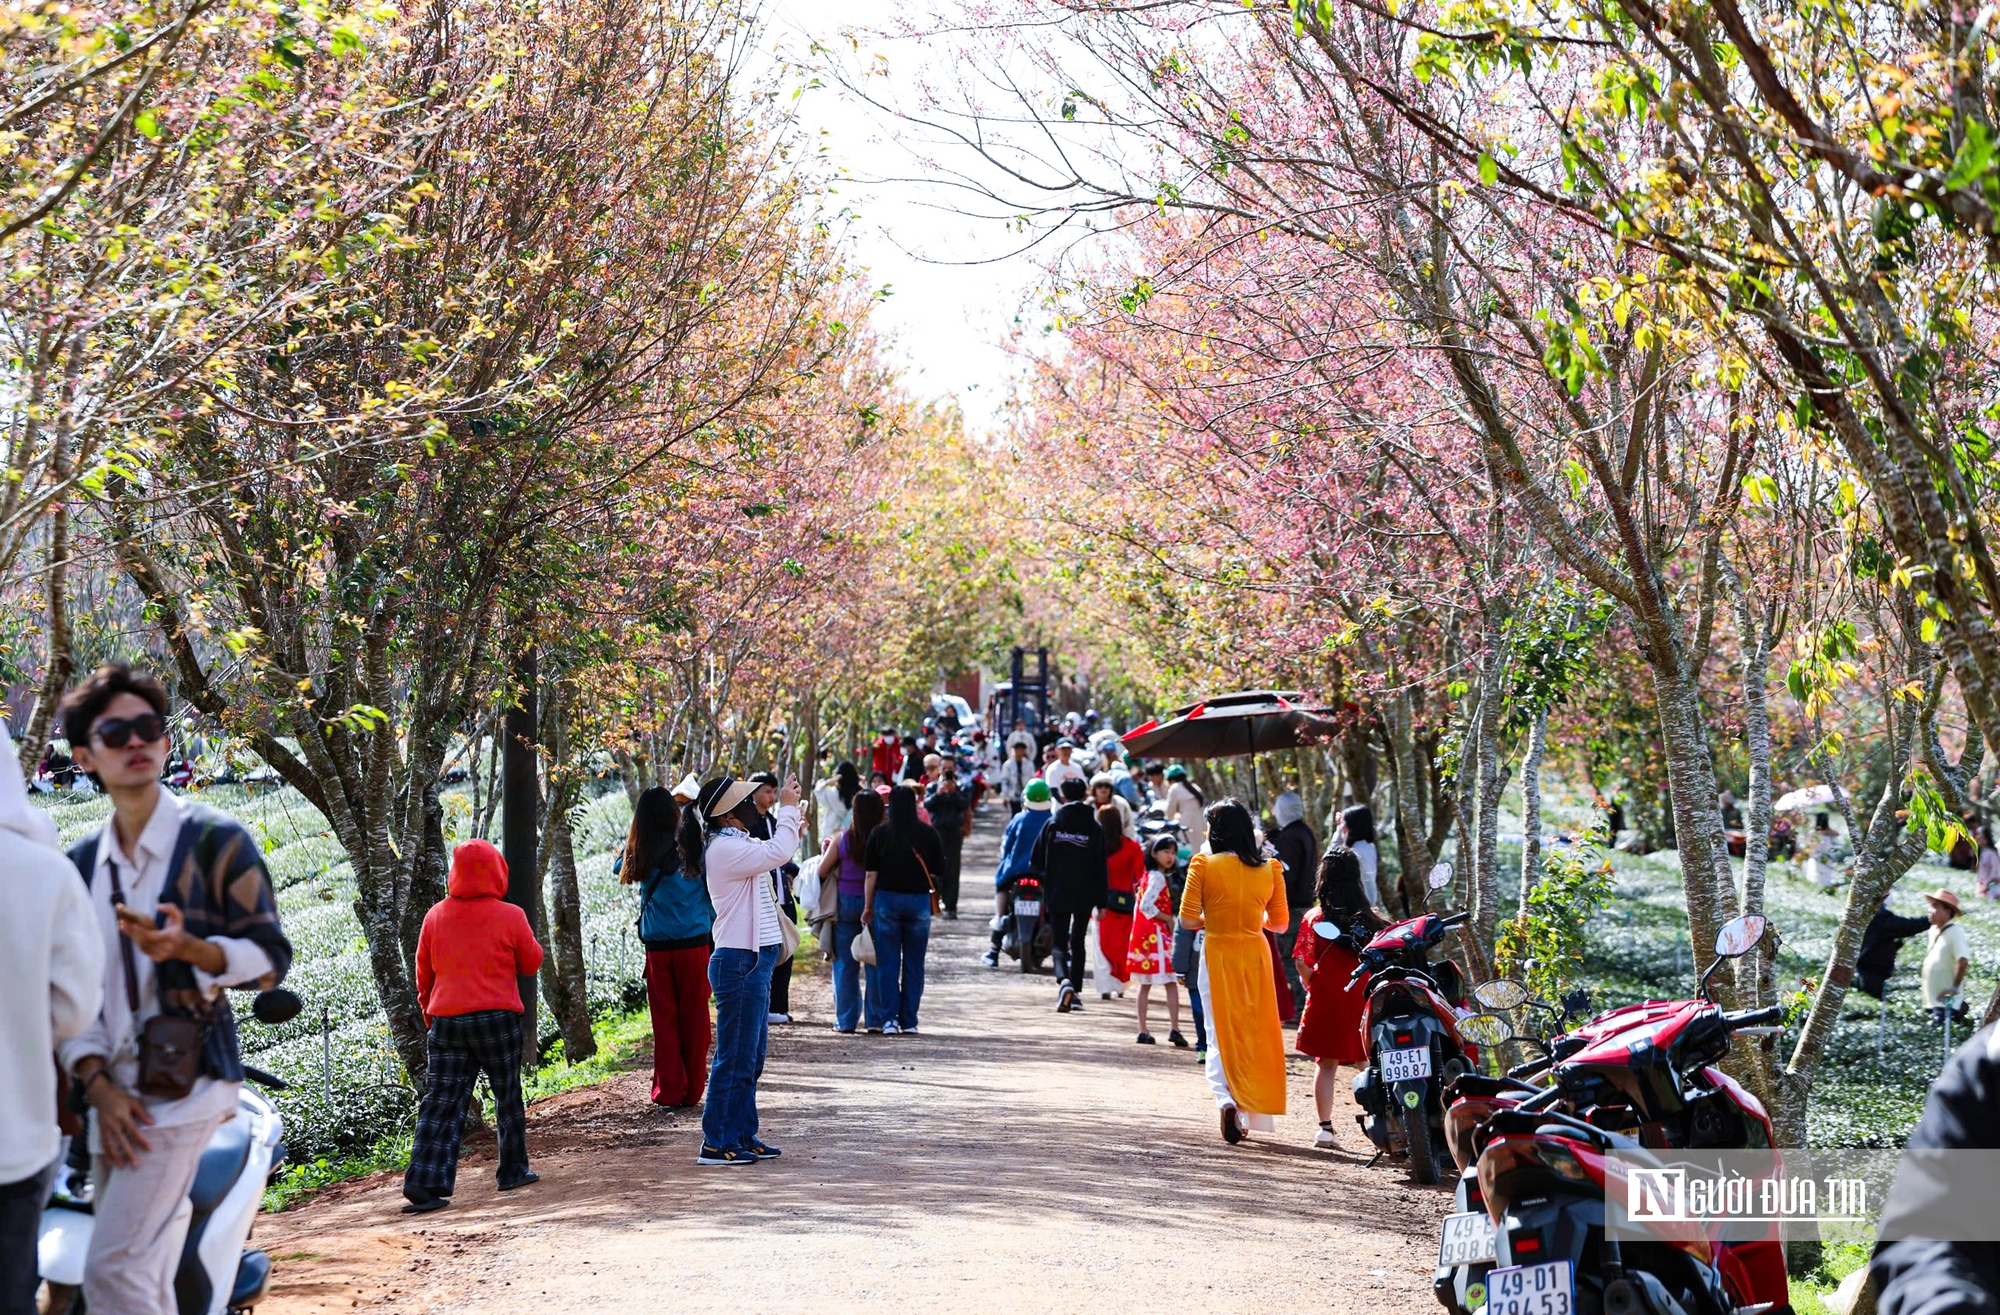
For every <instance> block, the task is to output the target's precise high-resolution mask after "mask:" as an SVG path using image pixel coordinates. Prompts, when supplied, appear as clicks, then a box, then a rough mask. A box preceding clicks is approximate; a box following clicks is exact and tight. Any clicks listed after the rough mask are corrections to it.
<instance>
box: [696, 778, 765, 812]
mask: <svg viewBox="0 0 2000 1315" xmlns="http://www.w3.org/2000/svg"><path fill="white" fill-rule="evenodd" d="M755 793H757V783H756V782H755V781H739V780H736V779H735V778H734V777H729V776H718V777H716V778H715V779H714V780H713V781H710V782H709V783H708V784H707V785H704V786H702V787H701V796H700V797H701V799H702V800H703V801H704V805H703V807H702V810H701V811H702V812H703V813H705V814H707V815H708V816H709V817H710V818H717V817H727V816H729V815H730V814H731V813H733V812H735V811H736V805H738V804H740V803H742V802H743V801H744V800H745V799H748V798H749V797H750V796H751V795H753V794H755Z"/></svg>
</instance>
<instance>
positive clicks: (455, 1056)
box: [403, 1009, 528, 1195]
mask: <svg viewBox="0 0 2000 1315" xmlns="http://www.w3.org/2000/svg"><path fill="white" fill-rule="evenodd" d="M429 1040H430V1069H429V1071H428V1072H427V1073H426V1074H425V1075H424V1099H423V1103H422V1104H421V1105H419V1106H418V1107H417V1134H416V1139H415V1140H416V1144H415V1145H414V1146H412V1147H411V1148H410V1169H409V1172H408V1173H406V1174H404V1175H403V1182H404V1184H405V1185H407V1186H413V1187H421V1188H423V1189H424V1190H426V1191H429V1192H435V1193H437V1194H439V1195H449V1194H450V1192H451V1190H452V1185H453V1183H454V1182H456V1181H457V1178H458V1142H459V1136H460V1133H461V1132H462V1131H463V1129H464V1127H465V1107H466V1104H467V1102H469V1101H470V1100H471V1099H472V1083H473V1080H474V1079H476V1078H477V1077H478V1076H479V1074H480V1072H481V1071H482V1070H483V1071H484V1072H485V1074H486V1081H487V1082H488V1084H490V1085H491V1086H492V1088H493V1106H494V1109H493V1113H494V1119H495V1122H496V1123H497V1124H498V1125H499V1126H498V1128H497V1132H498V1133H499V1138H500V1171H499V1172H498V1173H497V1174H496V1175H495V1176H494V1181H495V1182H496V1183H500V1184H506V1183H513V1182H518V1181H519V1180H520V1178H521V1176H522V1175H523V1174H525V1173H527V1172H528V1115H527V1111H526V1109H525V1108H524V1107H523V1106H522V1104H521V1016H520V1015H519V1014H517V1013H512V1012H510V1011H508V1010H504V1009H486V1010H481V1011H480V1012H479V1013H476V1014H459V1015H457V1016H456V1017H453V1018H434V1019H432V1020H431V1031H430V1038H429Z"/></svg>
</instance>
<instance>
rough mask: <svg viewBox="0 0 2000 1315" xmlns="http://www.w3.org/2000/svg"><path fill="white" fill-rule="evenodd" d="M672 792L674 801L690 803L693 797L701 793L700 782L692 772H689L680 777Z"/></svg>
mask: <svg viewBox="0 0 2000 1315" xmlns="http://www.w3.org/2000/svg"><path fill="white" fill-rule="evenodd" d="M672 793H673V796H674V802H675V803H678V804H691V803H693V802H694V797H695V796H696V795H698V794H700V793H701V782H700V781H699V780H698V779H696V777H695V774H694V773H693V772H689V773H688V774H687V775H686V776H683V777H682V778H681V779H680V784H678V785H676V786H675V787H674V788H673V791H672Z"/></svg>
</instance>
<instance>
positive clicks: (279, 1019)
mask: <svg viewBox="0 0 2000 1315" xmlns="http://www.w3.org/2000/svg"><path fill="white" fill-rule="evenodd" d="M305 1004H306V1002H305V1001H303V1000H301V999H299V997H298V995H297V993H295V992H292V991H287V990H286V989H285V988H284V987H282V986H280V987H277V988H275V989H273V990H269V991H259V992H258V993H257V998H256V1000H255V1001H253V1002H252V1003H251V1005H250V1012H251V1013H253V1014H255V1015H256V1016H257V1021H258V1022H260V1023H270V1024H273V1025H275V1024H278V1023H289V1022H291V1021H292V1020H293V1019H294V1018H297V1017H298V1016H299V1010H301V1009H303V1008H305Z"/></svg>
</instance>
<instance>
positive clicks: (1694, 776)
mask: <svg viewBox="0 0 2000 1315" xmlns="http://www.w3.org/2000/svg"><path fill="white" fill-rule="evenodd" d="M1652 665H1653V690H1654V697H1655V700H1656V703H1657V705H1658V709H1659V717H1660V741H1661V746H1662V747H1663V748H1664V750H1665V752H1666V759H1667V788H1668V791H1669V793H1670V795H1671V796H1672V804H1673V819H1674V835H1675V837H1676V841H1677V843H1678V844H1679V847H1680V861H1681V882H1682V885H1683V887H1684V893H1685V895H1686V899H1687V911H1688V935H1689V936H1690V937H1691V938H1692V943H1693V950H1694V959H1695V972H1696V974H1697V975H1699V974H1700V972H1701V971H1702V969H1703V968H1704V967H1705V966H1706V958H1707V955H1708V954H1709V950H1710V947H1712V946H1713V945H1714V944H1715V933H1716V931H1717V930H1718V929H1719V928H1720V927H1721V926H1722V924H1723V923H1724V922H1727V921H1728V920H1729V919H1730V918H1732V917H1734V916H1735V904H1736V889H1735V881H1734V879H1733V877H1732V876H1731V874H1730V868H1729V850H1728V849H1727V848H1726V847H1725V845H1724V841H1723V838H1722V810H1721V808H1720V806H1719V805H1718V804H1717V802H1716V791H1715V765H1714V763H1713V761H1712V760H1711V758H1710V756H1709V748H1708V721H1707V718H1706V717H1705V716H1704V715H1703V712H1702V708H1701V695H1700V692H1699V690H1698V689H1697V687H1696V685H1695V682H1694V681H1693V680H1692V679H1691V678H1689V677H1688V676H1686V675H1684V674H1683V673H1682V672H1681V671H1680V670H1679V669H1678V663H1677V662H1675V661H1674V660H1673V659H1671V658H1664V659H1663V657H1662V655H1658V654H1655V655H1654V659H1653V664H1652ZM1718 863H1719V864H1720V875H1718V871H1717V868H1718ZM1725 881H1727V883H1728V884H1727V886H1726V887H1725V886H1724V882H1725ZM1725 892H1726V893H1725ZM1716 985H1717V987H1718V990H1719V991H1720V992H1722V993H1724V994H1725V999H1724V1003H1725V1004H1730V1003H1731V1002H1732V1000H1733V996H1734V991H1733V990H1732V989H1730V983H1729V982H1727V981H1722V982H1719V983H1717V984H1716Z"/></svg>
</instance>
